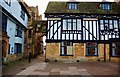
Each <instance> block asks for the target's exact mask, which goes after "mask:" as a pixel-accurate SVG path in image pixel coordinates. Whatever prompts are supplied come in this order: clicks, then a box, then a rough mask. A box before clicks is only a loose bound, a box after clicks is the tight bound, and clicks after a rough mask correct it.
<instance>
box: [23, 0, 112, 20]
mask: <svg viewBox="0 0 120 77" xmlns="http://www.w3.org/2000/svg"><path fill="white" fill-rule="evenodd" d="M24 1H25V2H26V3H27V5H28V6H36V5H38V7H39V14H42V15H43V16H42V19H45V18H44V12H45V9H46V7H47V4H48V2H49V1H69V0H24ZM76 1H82V2H100V1H102V0H76ZM106 1H114V0H106Z"/></svg>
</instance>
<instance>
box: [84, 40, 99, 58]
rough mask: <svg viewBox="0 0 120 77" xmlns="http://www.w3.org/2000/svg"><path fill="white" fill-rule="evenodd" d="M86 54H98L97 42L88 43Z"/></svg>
mask: <svg viewBox="0 0 120 77" xmlns="http://www.w3.org/2000/svg"><path fill="white" fill-rule="evenodd" d="M86 55H87V56H97V55H98V46H97V43H93V42H87V43H86Z"/></svg>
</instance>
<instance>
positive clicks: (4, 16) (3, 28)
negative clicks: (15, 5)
mask: <svg viewBox="0 0 120 77" xmlns="http://www.w3.org/2000/svg"><path fill="white" fill-rule="evenodd" d="M2 31H3V32H7V16H6V15H5V14H3V13H2Z"/></svg>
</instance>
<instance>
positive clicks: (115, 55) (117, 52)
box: [110, 42, 120, 57]
mask: <svg viewBox="0 0 120 77" xmlns="http://www.w3.org/2000/svg"><path fill="white" fill-rule="evenodd" d="M113 43H114V44H115V46H116V44H117V42H113ZM113 43H111V45H110V48H111V54H110V56H111V57H119V56H120V55H119V51H117V46H116V47H115V46H114V47H113ZM118 43H119V42H118ZM113 48H114V49H115V51H114V52H113V50H112V49H113ZM113 53H116V54H114V55H113Z"/></svg>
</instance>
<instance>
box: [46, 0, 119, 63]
mask: <svg viewBox="0 0 120 77" xmlns="http://www.w3.org/2000/svg"><path fill="white" fill-rule="evenodd" d="M119 9H120V3H116V2H105V1H102V2H76V1H72V0H71V1H69V2H49V4H48V6H47V9H46V11H45V17H47V22H48V25H47V32H46V36H47V38H46V42H47V44H46V60H53V61H65V62H66V61H72V62H76V61H118V56H119V53H120V50H119V43H118V42H119V39H120V16H119V14H120V11H119Z"/></svg>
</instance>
